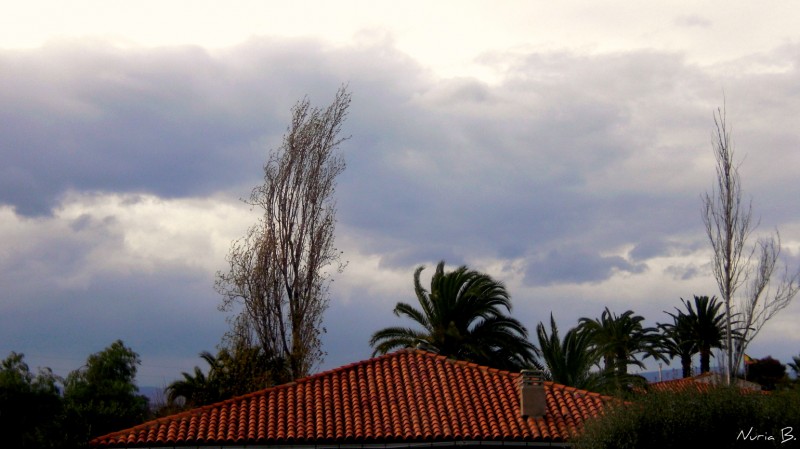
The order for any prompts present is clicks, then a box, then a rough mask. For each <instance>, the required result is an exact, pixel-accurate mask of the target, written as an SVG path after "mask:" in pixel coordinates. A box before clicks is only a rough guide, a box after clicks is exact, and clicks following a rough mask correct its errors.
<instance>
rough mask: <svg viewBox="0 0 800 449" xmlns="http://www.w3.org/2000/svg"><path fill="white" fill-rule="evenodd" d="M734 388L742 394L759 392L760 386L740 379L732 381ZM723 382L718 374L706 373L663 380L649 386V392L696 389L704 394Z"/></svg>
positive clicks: (674, 391)
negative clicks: (738, 389) (736, 387)
mask: <svg viewBox="0 0 800 449" xmlns="http://www.w3.org/2000/svg"><path fill="white" fill-rule="evenodd" d="M733 380H734V383H735V385H736V386H738V387H739V388H740V389H741V390H742V391H743V392H747V391H758V392H760V391H761V386H760V385H759V384H757V383H753V382H747V381H744V380H742V379H733ZM724 384H725V381H724V379H723V378H722V376H721V375H720V374H718V373H712V372H707V373H703V374H699V375H697V376H693V377H685V378H683V379H674V380H665V381H662V382H655V383H652V384H650V390H653V391H665V392H673V393H677V392H681V391H686V390H687V389H688V388H693V389H696V390H697V391H700V392H706V391H709V390H710V389H712V388H714V387H715V386H720V385H724Z"/></svg>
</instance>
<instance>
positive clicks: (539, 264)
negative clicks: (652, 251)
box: [525, 248, 647, 285]
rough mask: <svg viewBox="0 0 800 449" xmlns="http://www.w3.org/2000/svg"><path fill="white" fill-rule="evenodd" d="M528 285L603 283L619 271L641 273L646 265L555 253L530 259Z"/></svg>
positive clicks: (586, 253)
mask: <svg viewBox="0 0 800 449" xmlns="http://www.w3.org/2000/svg"><path fill="white" fill-rule="evenodd" d="M529 260H530V261H529V263H528V267H527V270H526V272H525V282H526V283H528V284H531V285H548V284H553V283H577V284H582V283H586V282H601V281H604V280H606V279H608V278H609V277H611V275H612V274H614V273H615V272H618V271H622V272H628V273H641V272H643V271H644V270H646V269H647V266H646V265H645V264H632V263H631V262H629V261H627V260H625V259H624V258H622V257H620V256H602V255H599V254H594V253H591V252H590V251H586V250H580V249H575V248H572V249H568V250H563V251H559V250H553V251H549V252H548V253H546V254H542V255H539V256H538V257H534V258H531V259H529Z"/></svg>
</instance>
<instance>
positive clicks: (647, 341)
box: [578, 307, 666, 389]
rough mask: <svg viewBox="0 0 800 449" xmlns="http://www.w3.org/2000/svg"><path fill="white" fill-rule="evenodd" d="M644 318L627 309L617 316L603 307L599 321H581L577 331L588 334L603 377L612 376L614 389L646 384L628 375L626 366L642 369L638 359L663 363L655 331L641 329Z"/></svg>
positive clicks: (639, 378) (663, 358)
mask: <svg viewBox="0 0 800 449" xmlns="http://www.w3.org/2000/svg"><path fill="white" fill-rule="evenodd" d="M642 321H644V318H643V317H642V316H640V315H634V314H633V311H632V310H628V311H626V312H625V313H623V314H622V315H620V316H617V315H616V314H613V313H612V312H611V311H610V310H609V309H608V307H606V308H605V310H604V311H603V314H602V315H601V317H600V318H599V319H594V320H593V319H590V318H581V319H580V321H579V325H578V328H579V332H582V333H585V334H587V338H589V339H590V340H591V342H592V345H593V347H594V348H595V349H596V350H597V351H599V353H600V354H601V356H602V357H603V363H604V371H605V373H606V375H609V376H613V378H614V379H615V382H616V384H617V385H616V387H617V389H621V388H622V387H623V386H626V385H628V384H630V383H644V382H646V381H645V380H644V378H643V377H641V376H632V375H629V374H628V365H635V366H638V367H640V368H644V364H643V363H642V362H641V360H639V359H638V358H637V356H638V355H639V354H644V358H647V357H653V358H656V359H660V360H666V359H665V357H664V356H663V355H662V354H661V352H660V350H659V349H658V348H659V343H660V337H659V335H658V333H657V331H656V329H655V328H652V327H644V326H642Z"/></svg>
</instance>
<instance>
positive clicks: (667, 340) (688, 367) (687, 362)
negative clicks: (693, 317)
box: [658, 312, 698, 378]
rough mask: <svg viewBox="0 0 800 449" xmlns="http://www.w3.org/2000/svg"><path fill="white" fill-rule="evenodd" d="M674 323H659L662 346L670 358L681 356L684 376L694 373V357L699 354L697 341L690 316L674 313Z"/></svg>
mask: <svg viewBox="0 0 800 449" xmlns="http://www.w3.org/2000/svg"><path fill="white" fill-rule="evenodd" d="M667 313H668V314H669V315H670V316H671V317H672V323H665V324H661V323H659V324H658V328H659V329H661V333H662V337H663V338H662V342H661V344H662V348H663V350H664V353H665V354H667V355H668V356H669V357H670V358H673V357H679V358H680V360H681V374H682V376H683V377H684V378H686V377H690V376H691V375H692V357H693V356H694V355H695V354H697V352H698V349H697V343H696V342H695V339H694V338H693V336H692V323H691V321H690V319H689V316H688V315H686V314H684V313H682V312H680V313H678V315H673V314H671V313H669V312H667Z"/></svg>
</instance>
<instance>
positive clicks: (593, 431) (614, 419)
mask: <svg viewBox="0 0 800 449" xmlns="http://www.w3.org/2000/svg"><path fill="white" fill-rule="evenodd" d="M798 438H800V390H796V389H795V390H784V391H778V392H772V393H771V394H762V393H760V392H748V393H743V392H742V390H739V389H735V388H728V387H721V386H720V387H715V388H711V389H709V390H708V391H705V392H700V391H698V390H697V389H687V390H685V391H682V392H677V393H676V392H649V393H646V394H642V395H639V396H637V397H636V398H635V399H633V400H632V401H631V402H629V403H628V404H625V405H620V406H617V407H616V408H614V409H611V410H610V411H608V413H606V414H605V415H604V416H601V417H599V418H596V419H594V420H591V421H588V422H587V423H586V425H585V427H584V431H583V433H582V434H581V435H579V436H578V437H576V438H575V439H574V440H573V443H574V445H575V446H574V447H575V448H578V449H604V448H615V449H626V448H631V449H633V448H647V449H660V448H687V447H703V448H739V447H741V448H759V447H786V448H788V447H798V446H800V439H798Z"/></svg>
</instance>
